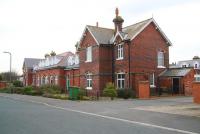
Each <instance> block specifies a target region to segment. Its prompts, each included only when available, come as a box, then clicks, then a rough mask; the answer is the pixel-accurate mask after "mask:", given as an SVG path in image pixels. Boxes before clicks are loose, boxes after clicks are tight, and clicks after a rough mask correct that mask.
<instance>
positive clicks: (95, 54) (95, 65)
mask: <svg viewBox="0 0 200 134" xmlns="http://www.w3.org/2000/svg"><path fill="white" fill-rule="evenodd" d="M89 46H92V62H85V61H86V48H87V47H89ZM79 57H80V87H82V88H86V86H87V85H86V77H85V74H86V73H87V72H90V73H92V75H93V76H92V82H93V83H92V85H93V87H92V88H93V90H99V83H100V82H99V57H100V56H99V46H98V45H97V43H96V41H95V40H94V38H93V37H92V35H91V34H90V32H88V31H87V30H86V32H85V37H84V38H83V39H82V42H81V44H80V51H79Z"/></svg>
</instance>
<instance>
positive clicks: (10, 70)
mask: <svg viewBox="0 0 200 134" xmlns="http://www.w3.org/2000/svg"><path fill="white" fill-rule="evenodd" d="M3 53H7V54H9V55H10V83H11V81H12V78H11V65H12V54H11V52H7V51H5V52H3Z"/></svg>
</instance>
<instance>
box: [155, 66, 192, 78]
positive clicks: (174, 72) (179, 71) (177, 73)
mask: <svg viewBox="0 0 200 134" xmlns="http://www.w3.org/2000/svg"><path fill="white" fill-rule="evenodd" d="M190 71H191V68H170V69H168V70H166V71H164V72H162V73H161V74H160V75H159V76H160V77H183V76H185V75H187V74H188V73H189V72H190Z"/></svg>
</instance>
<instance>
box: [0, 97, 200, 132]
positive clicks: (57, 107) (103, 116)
mask: <svg viewBox="0 0 200 134" xmlns="http://www.w3.org/2000/svg"><path fill="white" fill-rule="evenodd" d="M0 96H2V95H0ZM2 97H6V98H10V99H14V100H21V101H26V102H31V103H37V104H42V105H45V106H48V107H51V108H55V109H61V110H65V111H71V112H76V113H81V114H85V115H90V116H96V117H101V118H105V119H111V120H116V121H121V122H126V123H130V124H136V125H140V126H146V127H152V128H158V129H163V130H168V131H173V132H179V133H183V134H200V133H195V132H191V131H185V130H181V129H176V128H170V127H164V126H159V125H154V124H149V123H143V122H138V121H132V120H126V119H121V118H116V117H110V116H105V115H100V114H95V113H89V112H84V111H79V110H74V109H70V108H63V107H59V106H56V105H51V104H48V103H44V102H40V101H33V100H25V99H22V98H13V97H10V96H2Z"/></svg>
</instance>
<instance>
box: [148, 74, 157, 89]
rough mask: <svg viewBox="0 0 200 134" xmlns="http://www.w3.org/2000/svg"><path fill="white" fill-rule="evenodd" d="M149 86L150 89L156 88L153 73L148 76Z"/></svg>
mask: <svg viewBox="0 0 200 134" xmlns="http://www.w3.org/2000/svg"><path fill="white" fill-rule="evenodd" d="M149 84H150V87H152V88H154V87H156V86H155V74H154V73H152V74H150V76H149Z"/></svg>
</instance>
